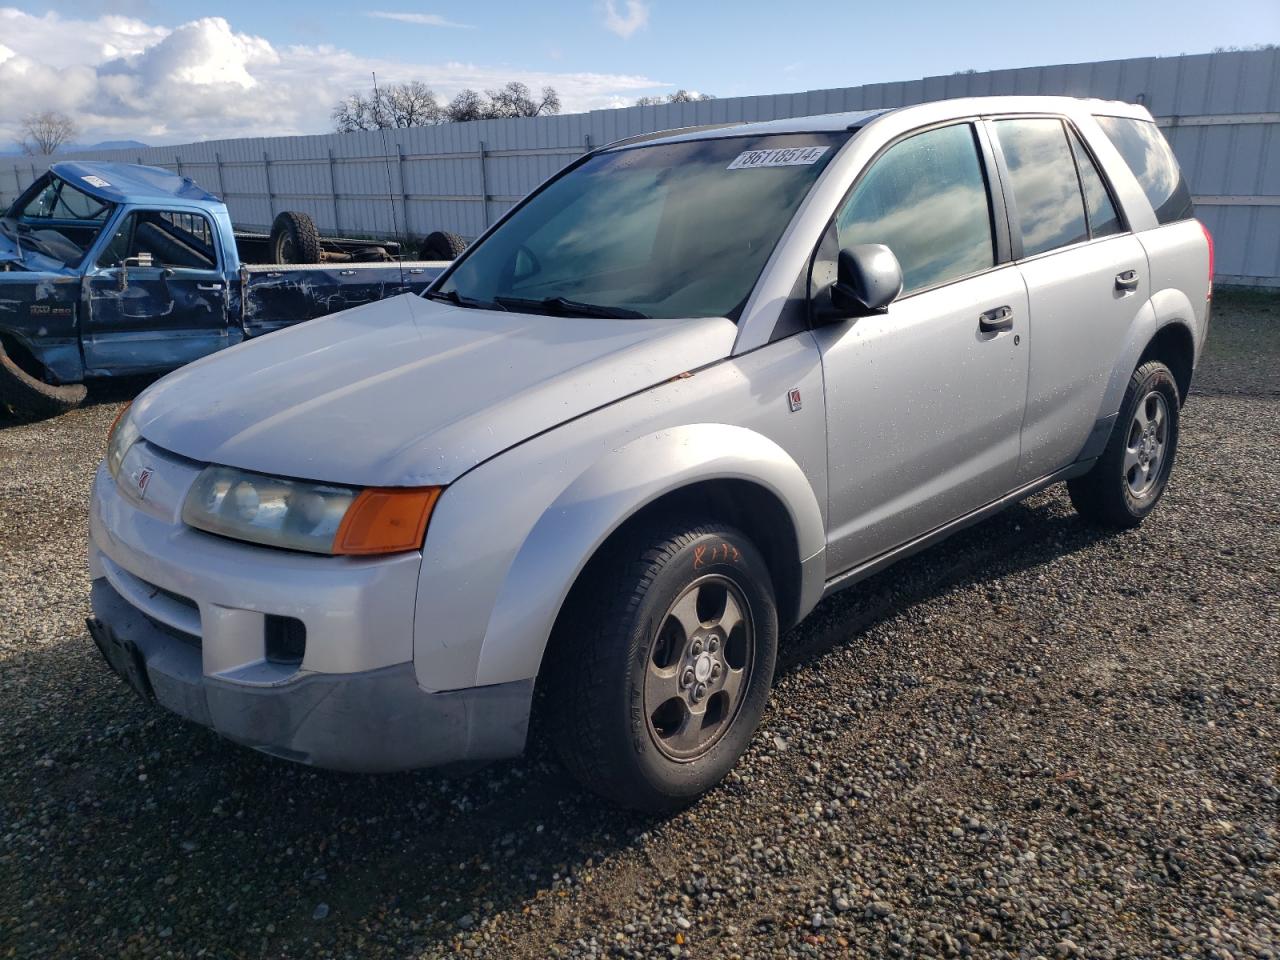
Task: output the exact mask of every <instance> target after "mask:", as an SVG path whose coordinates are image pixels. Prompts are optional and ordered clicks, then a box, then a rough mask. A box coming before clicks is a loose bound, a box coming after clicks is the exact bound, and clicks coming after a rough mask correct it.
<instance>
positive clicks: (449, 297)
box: [423, 290, 507, 313]
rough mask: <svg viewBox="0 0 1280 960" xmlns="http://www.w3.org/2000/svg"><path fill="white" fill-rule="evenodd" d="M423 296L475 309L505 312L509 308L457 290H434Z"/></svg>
mask: <svg viewBox="0 0 1280 960" xmlns="http://www.w3.org/2000/svg"><path fill="white" fill-rule="evenodd" d="M423 296H425V297H426V298H427V299H429V300H442V301H444V302H445V303H452V304H453V305H454V306H455V307H469V308H470V309H473V310H501V311H503V312H504V313H505V312H506V309H507V308H506V307H504V306H503V305H502V304H500V303H498V302H496V301H494V302H488V301H485V300H477V299H475V298H474V297H464V296H463V295H462V294H460V293H458V291H457V290H446V291H444V292H441V291H439V290H432V291H430V292H428V293H425V294H423Z"/></svg>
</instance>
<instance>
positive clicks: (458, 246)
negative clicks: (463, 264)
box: [419, 230, 467, 260]
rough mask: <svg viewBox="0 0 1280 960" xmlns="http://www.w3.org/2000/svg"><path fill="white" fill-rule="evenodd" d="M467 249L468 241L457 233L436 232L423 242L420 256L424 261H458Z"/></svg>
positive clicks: (428, 235) (429, 234)
mask: <svg viewBox="0 0 1280 960" xmlns="http://www.w3.org/2000/svg"><path fill="white" fill-rule="evenodd" d="M465 249H467V241H465V240H463V239H462V238H461V237H460V236H458V235H457V234H456V233H450V232H449V231H447V230H435V231H432V232H431V233H428V234H427V236H426V238H425V239H424V240H423V241H422V246H421V247H420V248H419V250H420V251H421V252H420V253H419V256H420V257H422V259H423V260H456V259H458V257H459V256H460V255H461V253H462V251H463V250H465Z"/></svg>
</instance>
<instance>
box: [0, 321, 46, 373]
mask: <svg viewBox="0 0 1280 960" xmlns="http://www.w3.org/2000/svg"><path fill="white" fill-rule="evenodd" d="M0 349H2V350H4V352H5V355H6V356H7V357H8V358H9V359H10V360H12V361H13V365H14V366H15V367H17V368H18V369H19V370H21V371H22V372H23V373H25V374H26V375H27V376H29V377H31V378H32V379H33V380H41V381H43V380H44V379H45V368H44V364H42V363H41V362H40V361H39V360H37V359H36V358H35V355H34V354H32V352H31V351H30V350H28V349H27V348H26V347H25V346H24V345H23V343H22V341H21V340H19V339H18V338H17V337H15V336H14V335H13V334H11V333H0Z"/></svg>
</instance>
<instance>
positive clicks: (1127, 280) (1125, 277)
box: [1116, 270, 1140, 290]
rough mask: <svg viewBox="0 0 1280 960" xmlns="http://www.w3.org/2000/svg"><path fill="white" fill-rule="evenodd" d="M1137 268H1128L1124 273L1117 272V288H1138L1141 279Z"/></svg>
mask: <svg viewBox="0 0 1280 960" xmlns="http://www.w3.org/2000/svg"><path fill="white" fill-rule="evenodd" d="M1139 279H1140V278H1139V276H1138V271H1137V270H1126V271H1125V272H1124V273H1117V274H1116V289H1117V290H1137V289H1138V281H1139Z"/></svg>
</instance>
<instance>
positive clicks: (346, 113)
mask: <svg viewBox="0 0 1280 960" xmlns="http://www.w3.org/2000/svg"><path fill="white" fill-rule="evenodd" d="M559 112H560V95H559V94H557V93H556V91H555V88H554V87H543V88H542V94H541V96H534V94H533V93H532V91H530V90H529V88H528V87H527V86H526V85H525V84H523V83H520V82H519V81H518V80H513V81H512V82H511V83H508V84H506V85H505V86H503V87H500V88H499V89H497V90H486V91H485V92H484V93H480V92H479V91H477V90H472V89H470V88H468V89H466V90H463V91H461V92H460V93H459V94H458V95H457V96H456V97H454V98H453V99H452V100H450V101H449V103H448V105H446V106H443V107H442V106H441V105H440V103H439V101H437V100H436V95H435V93H434V92H433V91H432V90H431V88H430V87H428V86H427V85H426V84H425V83H423V82H422V81H421V80H411V81H410V82H408V83H398V84H390V85H388V86H385V87H379V88H378V89H377V90H376V91H370V92H369V94H368V95H365V94H363V93H360V92H356V93H352V94H350V95H349V96H347V97H345V98H344V99H343V100H342V101H341V102H339V103H338V104H337V105H336V106H335V107H334V108H333V112H332V114H331V116H332V117H333V123H334V126H335V127H336V128H337V130H338V132H339V133H352V132H354V131H356V130H381V129H383V128H385V127H425V126H430V125H431V124H434V123H445V122H450V123H460V122H462V121H464V120H491V119H494V118H498V117H538V116H544V115H550V114H556V113H559Z"/></svg>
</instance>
